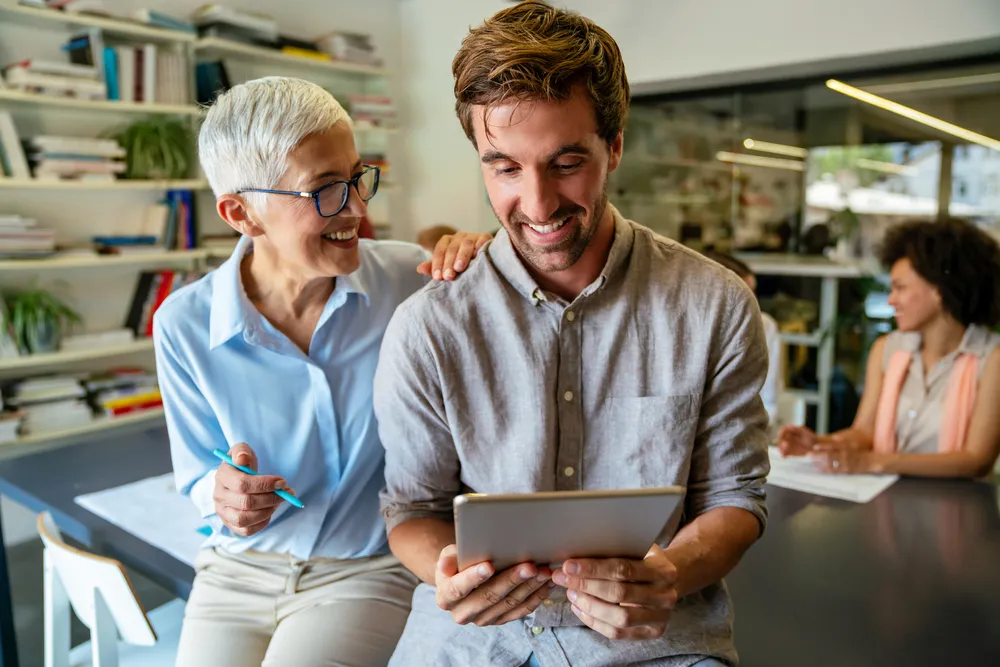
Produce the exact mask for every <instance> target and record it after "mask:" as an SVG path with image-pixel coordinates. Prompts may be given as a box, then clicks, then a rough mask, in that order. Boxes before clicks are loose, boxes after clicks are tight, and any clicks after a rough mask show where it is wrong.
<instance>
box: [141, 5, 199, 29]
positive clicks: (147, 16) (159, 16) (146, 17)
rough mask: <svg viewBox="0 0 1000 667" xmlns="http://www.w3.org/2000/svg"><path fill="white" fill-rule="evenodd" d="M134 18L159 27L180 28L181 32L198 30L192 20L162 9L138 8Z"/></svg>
mask: <svg viewBox="0 0 1000 667" xmlns="http://www.w3.org/2000/svg"><path fill="white" fill-rule="evenodd" d="M132 18H133V19H135V20H136V21H138V22H139V23H145V24H146V25H151V26H156V27H157V28H166V29H168V30H179V31H180V32H186V33H190V34H194V33H196V32H198V31H197V30H196V29H195V27H194V24H192V23H191V22H190V21H185V20H184V19H180V18H177V17H176V16H171V15H170V14H164V13H163V12H161V11H157V10H155V9H148V8H145V9H137V10H135V11H134V12H132Z"/></svg>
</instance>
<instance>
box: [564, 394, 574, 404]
mask: <svg viewBox="0 0 1000 667" xmlns="http://www.w3.org/2000/svg"><path fill="white" fill-rule="evenodd" d="M563 398H565V399H566V402H567V403H569V402H570V401H572V400H573V392H571V391H567V392H566V393H565V394H563Z"/></svg>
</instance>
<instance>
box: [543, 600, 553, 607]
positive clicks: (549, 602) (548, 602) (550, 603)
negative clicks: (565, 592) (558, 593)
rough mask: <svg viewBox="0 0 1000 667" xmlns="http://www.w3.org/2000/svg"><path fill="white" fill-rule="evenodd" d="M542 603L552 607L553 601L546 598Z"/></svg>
mask: <svg viewBox="0 0 1000 667" xmlns="http://www.w3.org/2000/svg"><path fill="white" fill-rule="evenodd" d="M542 604H543V605H545V606H546V607H551V606H552V604H553V603H552V600H546V601H545V602H543V603H542Z"/></svg>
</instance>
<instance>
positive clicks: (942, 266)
mask: <svg viewBox="0 0 1000 667" xmlns="http://www.w3.org/2000/svg"><path fill="white" fill-rule="evenodd" d="M881 260H882V263H883V264H884V265H885V267H886V268H888V269H889V270H890V279H891V291H890V293H889V304H890V305H891V306H893V308H895V311H896V323H897V324H898V326H899V330H898V331H894V332H893V333H890V334H889V335H888V336H884V337H882V338H880V339H878V340H877V341H875V344H874V345H873V346H872V350H871V353H870V354H869V357H868V369H867V372H866V375H865V394H864V396H863V397H862V399H861V405H860V407H859V408H858V414H857V416H856V417H855V418H854V424H853V425H852V426H851V427H850V428H848V429H845V430H843V431H838V432H836V433H833V434H831V435H816V434H815V433H813V432H812V431H811V430H809V429H807V428H803V427H800V426H786V427H785V428H783V429H782V430H781V434H780V436H779V443H778V446H779V448H780V449H781V452H782V454H783V455H786V456H787V455H811V456H812V457H813V459H814V460H815V461H816V464H817V466H818V467H819V468H820V469H821V470H823V471H825V472H830V473H894V474H900V475H914V476H920V477H982V476H984V475H987V474H989V473H990V472H991V471H992V469H993V466H994V464H995V463H996V460H997V456H998V455H1000V409H998V408H1000V334H997V333H996V332H995V331H992V330H991V329H993V328H995V327H996V326H997V324H1000V247H998V245H997V242H996V241H995V240H993V239H992V238H991V237H990V236H988V235H987V234H986V233H985V232H983V231H981V230H979V229H977V228H976V227H975V226H973V225H972V224H970V223H967V222H963V221H961V220H947V221H943V222H922V221H917V222H910V223H905V224H901V225H899V226H897V227H894V228H892V229H891V230H890V231H889V232H888V233H887V235H886V238H885V242H884V244H883V247H882V252H881Z"/></svg>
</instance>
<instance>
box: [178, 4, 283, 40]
mask: <svg viewBox="0 0 1000 667" xmlns="http://www.w3.org/2000/svg"><path fill="white" fill-rule="evenodd" d="M191 22H192V23H194V25H195V26H197V28H198V33H199V34H200V35H201V36H202V37H219V38H222V39H229V40H233V41H237V42H245V43H247V44H256V45H258V46H270V47H273V46H275V45H276V44H277V42H278V24H277V23H276V22H275V20H274V19H273V18H272V17H270V16H267V15H264V14H254V13H251V12H246V11H240V10H238V9H233V8H231V7H227V6H225V5H220V4H210V5H203V6H201V7H199V8H198V9H197V10H195V12H194V14H193V15H192V16H191Z"/></svg>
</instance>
